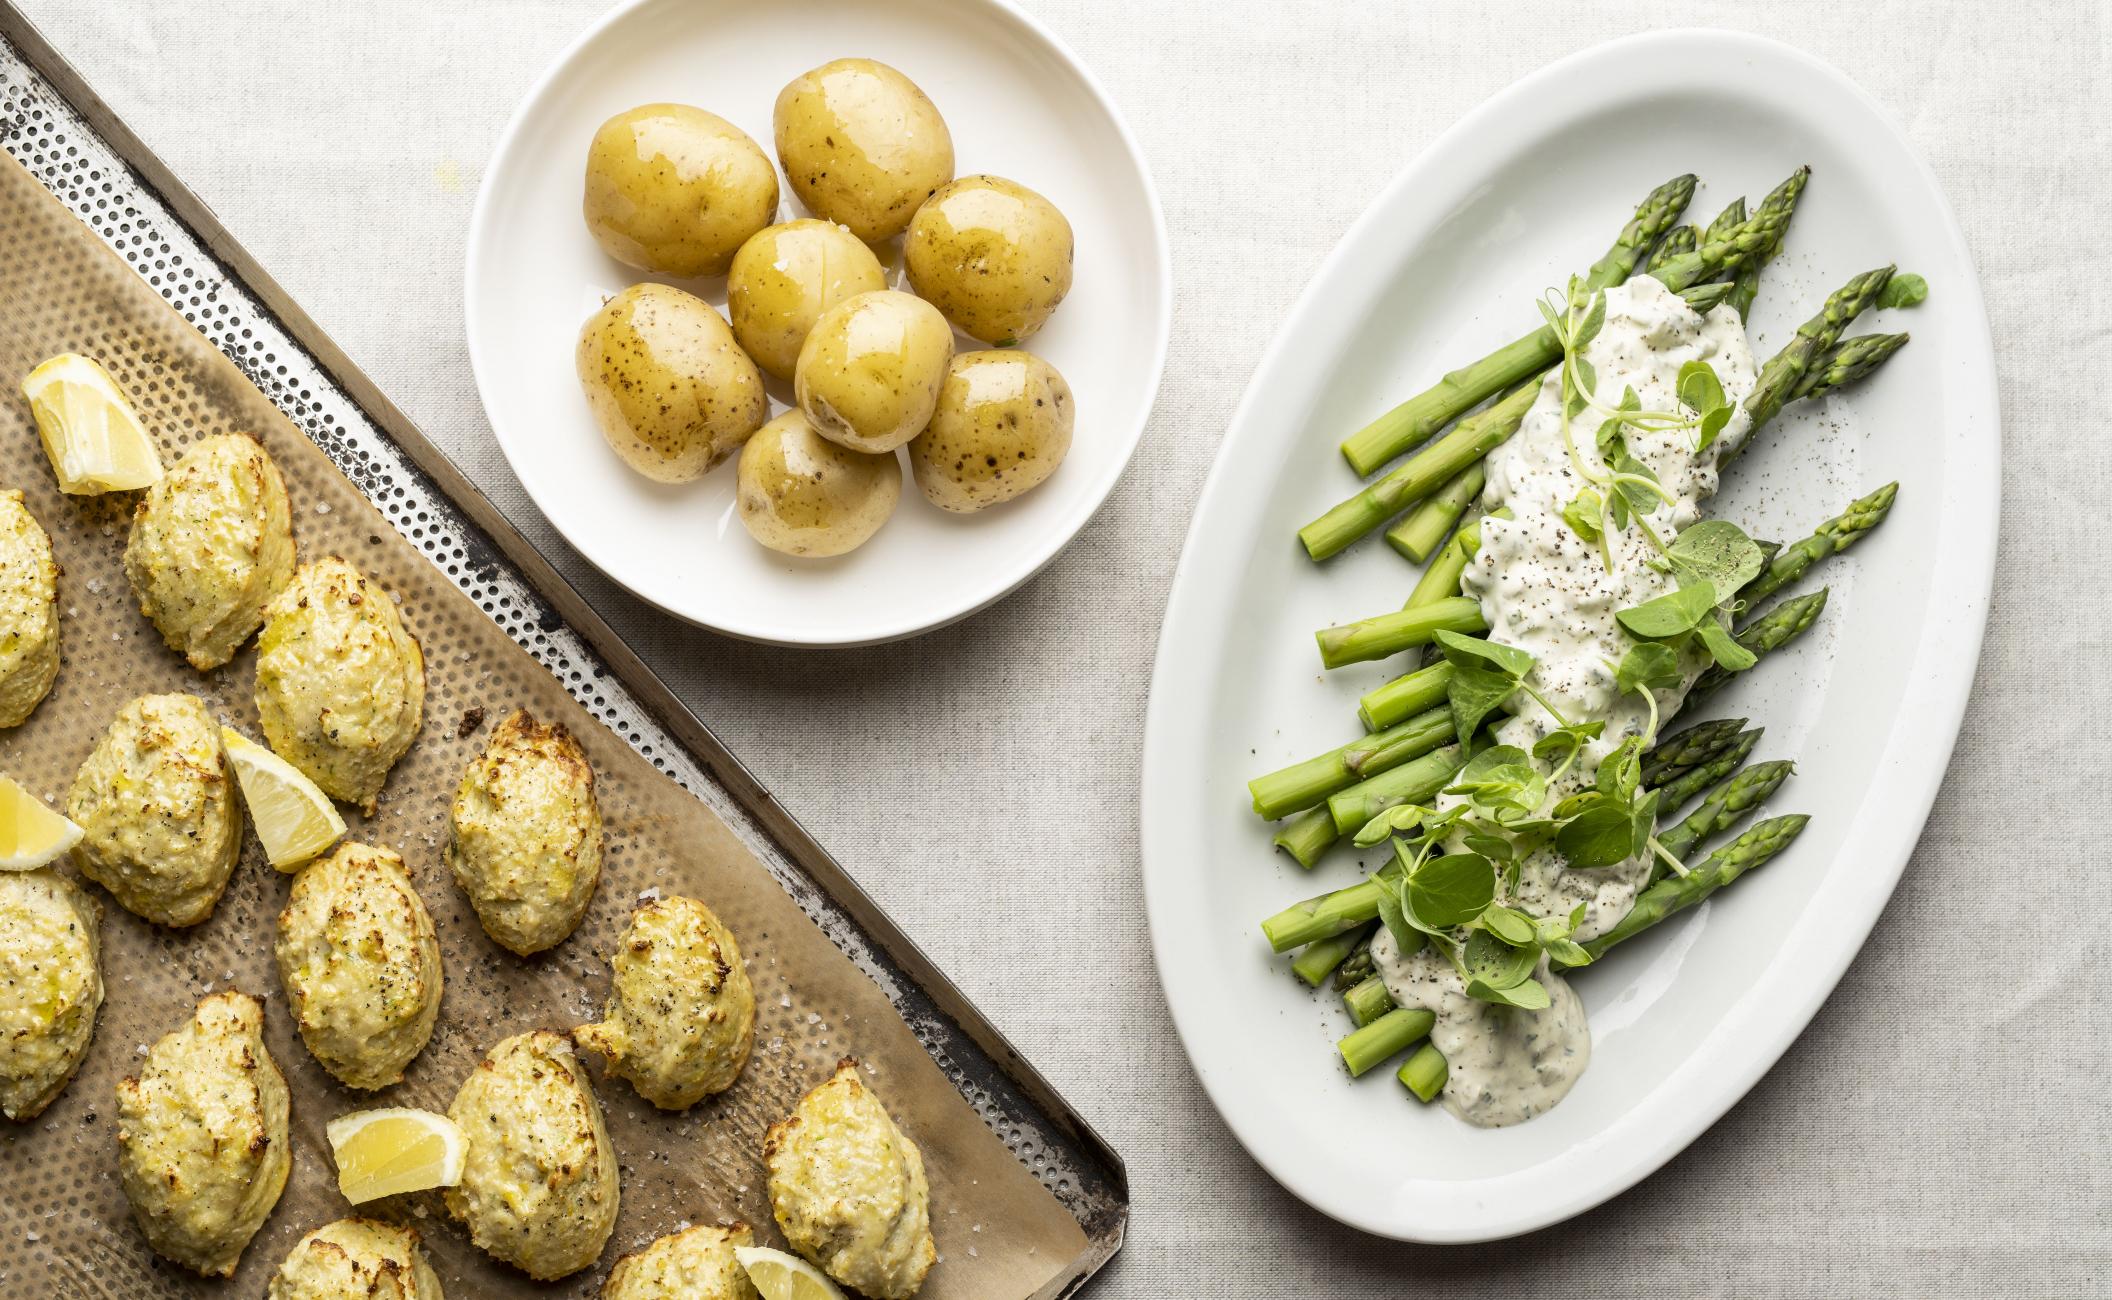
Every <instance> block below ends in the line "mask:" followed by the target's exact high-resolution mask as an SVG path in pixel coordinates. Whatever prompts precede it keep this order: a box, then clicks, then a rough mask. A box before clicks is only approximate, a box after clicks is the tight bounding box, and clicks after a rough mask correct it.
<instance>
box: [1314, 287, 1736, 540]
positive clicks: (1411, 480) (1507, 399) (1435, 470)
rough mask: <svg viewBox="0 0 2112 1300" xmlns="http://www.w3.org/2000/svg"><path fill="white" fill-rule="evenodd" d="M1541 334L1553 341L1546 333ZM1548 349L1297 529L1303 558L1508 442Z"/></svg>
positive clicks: (1691, 296) (1389, 514) (1697, 306)
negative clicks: (1522, 376)
mask: <svg viewBox="0 0 2112 1300" xmlns="http://www.w3.org/2000/svg"><path fill="white" fill-rule="evenodd" d="M1730 292H1731V286H1729V285H1727V284H1705V285H1696V286H1692V287H1690V288H1688V289H1686V290H1685V291H1683V292H1682V293H1681V294H1680V297H1681V298H1683V299H1685V300H1686V303H1687V305H1688V306H1690V307H1692V308H1693V309H1694V310H1696V311H1707V310H1708V309H1709V308H1710V307H1713V306H1715V305H1716V304H1717V303H1719V302H1721V301H1723V300H1724V299H1725V298H1726V297H1728V296H1730ZM1541 332H1542V333H1546V334H1549V337H1550V338H1552V337H1553V336H1552V334H1551V333H1550V332H1549V331H1548V330H1546V329H1545V328H1543V329H1542V330H1541ZM1551 346H1552V347H1553V349H1554V352H1553V355H1551V356H1549V357H1548V359H1547V360H1546V362H1544V363H1543V364H1542V365H1541V366H1540V367H1539V368H1538V369H1536V370H1535V371H1534V372H1533V373H1532V374H1531V375H1528V376H1527V377H1526V382H1523V383H1520V384H1518V385H1517V386H1515V387H1513V388H1512V389H1511V390H1510V391H1509V392H1507V393H1505V394H1504V395H1503V397H1502V398H1501V399H1500V400H1499V401H1497V402H1496V403H1495V404H1494V405H1492V406H1489V407H1487V408H1485V409H1483V410H1480V411H1476V412H1475V413H1474V414H1472V415H1470V416H1468V417H1467V418H1466V419H1464V420H1461V421H1460V422H1459V424H1458V425H1457V426H1456V427H1454V428H1453V429H1452V431H1451V432H1449V433H1447V434H1446V435H1445V436H1444V437H1442V438H1440V439H1438V440H1437V441H1436V442H1435V443H1432V444H1431V445H1430V446H1428V447H1426V448H1424V449H1423V450H1422V451H1421V452H1420V453H1418V454H1417V455H1415V456H1414V457H1411V458H1410V459H1409V460H1408V461H1406V462H1405V463H1403V464H1402V465H1400V466H1398V467H1397V468H1395V469H1394V470H1393V471H1392V472H1391V473H1389V474H1387V475H1386V476H1385V477H1384V478H1381V479H1378V480H1376V481H1375V482H1373V483H1370V484H1368V485H1366V486H1365V488H1364V489H1363V490H1362V491H1360V492H1358V493H1357V494H1356V495H1355V496H1353V497H1351V498H1349V499H1348V500H1347V501H1343V502H1340V503H1338V504H1337V505H1335V506H1334V507H1333V508H1332V509H1330V510H1329V511H1328V512H1327V513H1326V514H1324V515H1321V516H1320V517H1319V518H1318V519H1315V520H1313V522H1311V523H1309V524H1307V525H1306V526H1305V527H1303V528H1301V529H1299V530H1298V540H1299V541H1300V542H1301V543H1303V544H1304V546H1305V553H1306V554H1307V555H1309V556H1311V557H1312V558H1313V559H1315V560H1325V559H1327V558H1328V557H1330V556H1333V555H1336V554H1338V553H1340V552H1341V551H1342V550H1343V549H1344V548H1346V547H1348V546H1349V545H1350V543H1352V542H1355V541H1357V540H1358V539H1359V538H1361V537H1363V536H1364V535H1365V534H1367V533H1369V532H1371V531H1372V530H1373V529H1375V528H1382V527H1384V526H1385V525H1386V522H1387V521H1388V520H1390V519H1392V518H1393V517H1394V516H1395V515H1398V514H1400V513H1401V512H1402V511H1404V510H1406V509H1407V508H1408V507H1409V506H1411V505H1414V504H1415V503H1416V502H1418V501H1420V500H1422V499H1423V498H1424V497H1426V496H1428V495H1430V494H1431V493H1432V492H1435V491H1437V490H1438V489H1439V488H1440V487H1442V486H1443V485H1444V484H1446V483H1448V482H1450V481H1451V480H1452V479H1453V478H1454V477H1456V476H1457V475H1459V474H1461V473H1464V472H1465V471H1466V470H1467V469H1469V468H1471V467H1472V466H1473V465H1474V464H1475V463H1476V462H1477V461H1479V460H1480V459H1481V458H1482V457H1483V456H1486V455H1488V454H1489V453H1490V452H1491V451H1494V450H1495V449H1496V448H1498V447H1500V446H1502V445H1503V444H1504V443H1505V442H1506V441H1508V440H1509V439H1510V436H1511V435H1512V434H1514V433H1516V432H1518V426H1519V425H1520V424H1521V423H1523V422H1524V420H1525V414H1526V412H1527V411H1530V410H1532V409H1533V399H1534V398H1535V397H1537V396H1539V393H1540V374H1541V373H1542V372H1544V371H1546V370H1548V369H1551V368H1552V367H1553V366H1554V364H1555V363H1556V362H1557V361H1559V360H1561V359H1562V345H1561V344H1560V343H1559V342H1555V343H1552V344H1551ZM1382 463H1383V462H1382Z"/></svg>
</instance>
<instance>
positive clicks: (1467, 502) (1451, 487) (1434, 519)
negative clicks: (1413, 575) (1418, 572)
mask: <svg viewBox="0 0 2112 1300" xmlns="http://www.w3.org/2000/svg"><path fill="white" fill-rule="evenodd" d="M1486 479H1487V473H1486V471H1485V469H1484V467H1483V466H1482V463H1481V462H1480V461H1475V462H1474V463H1473V464H1472V465H1469V466H1467V467H1466V468H1465V469H1463V470H1461V471H1460V472H1459V473H1457V474H1454V475H1453V476H1452V478H1451V480H1450V481H1449V482H1447V483H1446V484H1445V485H1444V486H1443V487H1441V488H1439V489H1438V490H1437V491H1435V492H1433V493H1431V494H1430V495H1429V496H1428V497H1426V498H1424V500H1423V503H1422V504H1421V505H1419V506H1417V507H1416V508H1415V509H1413V510H1411V511H1409V512H1408V513H1407V515H1406V516H1404V517H1403V518H1402V519H1401V522H1399V523H1397V524H1395V525H1394V526H1393V527H1391V528H1389V529H1387V530H1386V544H1387V545H1388V546H1391V547H1392V548H1393V549H1394V550H1396V551H1399V552H1400V553H1401V554H1402V555H1403V556H1405V557H1406V558H1408V559H1410V560H1413V561H1414V562H1415V563H1417V564H1421V563H1423V562H1424V561H1425V560H1427V559H1429V558H1430V553H1431V552H1432V551H1435V550H1436V549H1437V547H1438V543H1440V542H1442V541H1444V540H1445V534H1446V533H1448V532H1450V531H1452V525H1454V524H1456V523H1458V522H1459V520H1460V517H1461V516H1462V515H1464V514H1466V513H1467V509H1468V507H1470V506H1472V505H1473V504H1474V502H1475V500H1476V499H1477V498H1478V497H1480V496H1481V489H1482V485H1483V483H1484V482H1485V481H1486Z"/></svg>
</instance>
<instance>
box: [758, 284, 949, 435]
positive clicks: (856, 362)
mask: <svg viewBox="0 0 2112 1300" xmlns="http://www.w3.org/2000/svg"><path fill="white" fill-rule="evenodd" d="M952 356H953V331H952V330H951V329H949V328H947V325H946V318H945V317H943V316H941V315H939V311H938V308H936V307H933V306H932V305H931V304H930V303H928V302H925V301H924V300H923V299H922V298H918V297H915V296H913V295H911V294H906V293H901V292H899V291H897V290H893V289H882V290H880V291H879V292H877V293H861V294H859V295H858V296H857V297H855V298H846V299H845V300H844V301H842V302H840V303H837V304H836V305H835V306H834V307H831V308H829V310H828V311H826V312H823V313H822V317H821V319H820V320H818V321H816V322H814V329H813V330H812V332H810V333H809V334H808V335H807V342H806V345H805V346H804V347H802V348H800V350H799V367H798V369H797V370H796V371H795V372H794V374H793V377H792V388H793V391H794V393H795V394H796V395H797V397H798V398H799V409H800V410H802V411H804V412H806V416H807V419H808V421H809V422H810V423H812V424H813V426H814V430H815V432H817V433H819V434H820V435H821V436H822V437H824V438H827V439H828V440H829V441H830V442H833V443H836V444H838V445H839V446H844V447H849V448H850V449H851V450H852V451H864V452H876V453H877V452H883V451H893V450H894V449H895V448H897V447H899V446H901V445H902V444H903V443H905V442H908V441H909V440H910V439H911V438H914V437H916V436H917V435H918V434H919V433H922V432H923V431H924V426H925V425H926V424H929V423H930V422H931V412H932V408H933V407H935V406H937V405H938V400H939V386H940V385H941V384H943V383H944V382H945V381H946V363H947V361H948V360H950V359H951V358H952Z"/></svg>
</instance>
